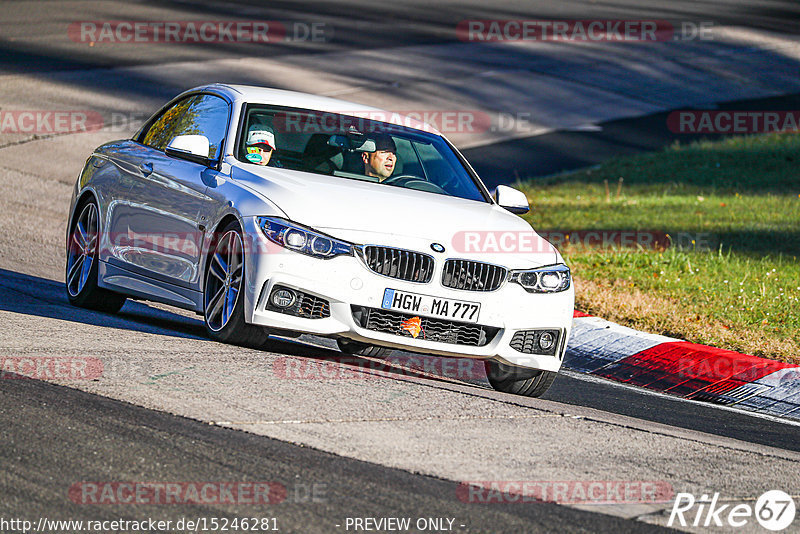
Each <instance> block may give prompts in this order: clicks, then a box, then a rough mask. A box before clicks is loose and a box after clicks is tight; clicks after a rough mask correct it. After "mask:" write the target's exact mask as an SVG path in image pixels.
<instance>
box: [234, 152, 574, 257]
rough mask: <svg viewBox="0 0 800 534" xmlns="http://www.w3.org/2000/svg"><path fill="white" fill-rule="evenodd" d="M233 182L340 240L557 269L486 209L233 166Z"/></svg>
mask: <svg viewBox="0 0 800 534" xmlns="http://www.w3.org/2000/svg"><path fill="white" fill-rule="evenodd" d="M231 176H232V177H233V178H234V179H235V180H236V181H237V182H240V183H242V184H243V185H246V187H248V188H249V189H251V190H254V191H256V192H257V193H259V194H260V195H262V196H264V197H265V198H267V199H268V200H269V201H270V202H272V203H274V204H275V205H276V206H278V207H279V208H280V209H281V210H282V211H283V212H284V213H286V215H287V216H288V217H289V218H290V219H291V220H292V221H295V222H297V223H300V224H303V225H306V226H310V227H312V228H315V229H317V230H320V231H323V232H325V233H327V234H330V235H331V236H333V237H337V238H339V239H345V240H347V241H350V242H354V243H360V244H374V245H387V246H394V247H398V248H407V249H411V250H419V251H424V252H427V253H431V254H432V252H431V250H432V249H431V245H432V244H433V243H439V244H442V245H444V247H445V249H446V252H445V256H446V257H459V258H465V259H476V260H480V261H488V262H491V263H498V264H501V265H506V266H509V267H511V268H526V267H536V266H541V265H550V264H553V263H557V262H558V261H560V260H559V256H558V254H557V252H556V251H555V248H554V247H553V246H552V245H550V243H548V242H547V241H546V240H545V239H543V238H542V237H540V236H539V235H538V234H536V233H535V232H534V231H533V229H532V228H531V226H530V225H529V224H528V223H527V222H526V221H525V220H523V219H521V218H520V217H517V216H516V215H514V214H512V213H510V212H508V211H506V210H505V209H503V208H501V207H499V206H497V205H495V204H489V203H487V202H477V201H473V200H466V199H461V198H456V197H449V196H445V195H438V194H434V193H428V192H423V191H415V190H412V189H404V188H400V187H392V186H386V185H379V184H375V183H371V182H361V181H358V180H350V179H346V178H339V177H334V176H326V175H320V174H312V173H304V172H299V171H290V170H284V169H277V168H272V167H267V168H263V169H256V170H254V171H251V169H250V168H249V166H248V169H246V170H245V169H242V168H238V167H233V169H232V171H231Z"/></svg>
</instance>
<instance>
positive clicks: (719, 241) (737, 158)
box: [520, 134, 800, 362]
mask: <svg viewBox="0 0 800 534" xmlns="http://www.w3.org/2000/svg"><path fill="white" fill-rule="evenodd" d="M620 178H622V182H620ZM606 183H607V184H608V185H607V186H606V185H605V184H606ZM520 187H521V188H522V189H523V190H524V191H525V192H526V194H527V195H528V198H529V199H530V201H531V205H532V206H533V208H534V209H533V211H532V212H531V213H529V214H528V215H527V216H526V217H527V218H528V220H529V221H530V222H531V223H532V224H533V226H534V228H536V229H537V230H549V229H553V230H555V229H557V230H568V231H575V230H632V231H660V232H665V233H667V234H669V235H670V236H671V237H672V239H673V246H670V247H668V248H667V249H666V250H661V251H658V250H644V249H641V248H640V249H631V248H620V249H604V250H599V249H590V248H585V247H581V246H576V245H567V246H565V247H562V253H564V255H565V257H566V259H567V261H568V263H569V264H570V266H571V267H572V269H573V273H574V275H575V277H576V289H577V291H578V306H579V307H582V308H584V309H585V310H586V311H598V312H603V313H605V314H606V315H609V314H610V315H612V317H608V318H609V319H612V320H614V319H617V320H621V321H622V322H625V323H628V324H631V325H633V326H637V327H645V328H647V329H650V330H651V331H660V332H663V333H667V334H670V335H675V336H678V337H682V338H684V339H688V340H690V341H695V342H699V343H710V344H714V345H716V346H721V347H722V348H730V349H734V350H743V351H747V352H750V353H754V354H758V355H762V356H767V357H772V358H777V359H781V360H785V361H795V362H800V302H799V301H800V262H798V261H797V260H798V257H800V136H798V135H795V134H777V135H767V136H752V137H739V138H729V139H726V140H724V141H720V142H700V143H695V144H691V145H687V146H681V145H673V146H671V147H669V148H668V149H666V150H664V151H662V152H658V153H653V154H646V155H641V156H636V157H627V158H617V159H613V160H610V161H608V162H606V163H605V164H603V165H601V166H599V167H598V168H594V169H590V170H582V171H578V172H573V173H568V174H563V175H559V176H554V177H549V178H546V179H539V180H532V181H528V182H526V183H524V184H521V186H520ZM692 237H694V238H696V239H695V242H694V244H693V243H692V240H691V238H692ZM678 242H680V244H681V245H683V246H677V243H678ZM582 285H583V286H584V289H583V290H582V288H581V286H582ZM612 303H613V305H612ZM643 310H645V312H643ZM637 314H638V315H637ZM642 315H646V317H643V316H642Z"/></svg>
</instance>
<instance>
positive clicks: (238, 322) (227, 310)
mask: <svg viewBox="0 0 800 534" xmlns="http://www.w3.org/2000/svg"><path fill="white" fill-rule="evenodd" d="M242 243H243V242H242V230H241V228H240V227H239V224H238V223H237V222H236V221H231V222H230V223H228V224H227V225H225V227H224V228H223V229H222V230H221V231H219V232H218V233H217V234H216V236H215V238H214V239H213V241H212V243H211V247H210V248H209V254H208V260H207V262H206V270H205V281H204V284H203V319H204V322H205V325H206V332H207V333H208V337H210V338H211V339H213V340H215V341H219V342H221V343H230V344H232V345H242V346H246V347H253V348H259V347H261V346H263V345H264V344H265V343H266V342H267V339H268V338H269V332H268V331H267V329H266V328H263V327H261V326H256V325H252V324H248V323H246V322H245V320H244V296H243V295H242V294H241V293H242V291H241V290H242V287H243V286H244V281H245V272H244V259H245V258H244V247H243V245H242Z"/></svg>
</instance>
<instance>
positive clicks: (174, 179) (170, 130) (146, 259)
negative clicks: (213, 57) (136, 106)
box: [116, 94, 230, 291]
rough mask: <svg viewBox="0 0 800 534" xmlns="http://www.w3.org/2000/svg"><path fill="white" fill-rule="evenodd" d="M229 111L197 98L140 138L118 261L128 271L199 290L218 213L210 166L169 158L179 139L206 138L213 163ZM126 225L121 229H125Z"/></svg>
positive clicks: (209, 98)
mask: <svg viewBox="0 0 800 534" xmlns="http://www.w3.org/2000/svg"><path fill="white" fill-rule="evenodd" d="M229 116H230V109H229V105H228V103H227V102H226V101H225V100H223V99H222V98H220V97H218V96H215V95H211V94H197V95H192V96H189V97H187V98H184V99H182V100H180V101H178V102H177V103H175V104H174V105H173V106H171V107H169V108H168V109H166V110H165V111H164V112H163V113H162V114H161V116H160V117H158V118H157V119H156V120H155V121H153V122H151V124H150V126H149V127H148V128H147V129H145V130H144V131H143V132H142V133H141V135H140V136H139V137H138V138H137V140H136V141H138V143H139V145H140V146H141V147H142V151H141V152H140V154H139V158H138V165H136V166H135V168H134V170H133V171H132V173H131V178H132V180H131V181H132V182H133V186H132V187H131V189H130V192H129V193H128V195H127V196H128V199H127V202H126V209H127V211H128V214H127V217H125V218H124V221H123V220H119V219H118V228H120V230H119V232H118V235H117V236H116V245H117V246H116V250H117V251H118V254H116V258H117V259H118V260H120V261H121V262H122V263H124V265H123V267H124V268H127V269H130V270H133V271H135V272H138V273H140V274H144V275H146V276H148V277H151V278H155V279H157V280H161V281H163V282H167V283H170V284H174V285H177V286H181V287H186V288H189V289H193V290H196V291H199V290H200V287H199V286H200V272H201V269H200V265H199V262H200V257H201V250H200V247H201V244H202V236H203V230H204V222H205V220H206V217H207V216H208V215H209V213H210V212H212V211H213V209H212V206H211V203H212V199H211V198H210V197H208V196H207V195H206V190H207V186H206V181H207V180H208V176H209V173H213V172H214V171H213V170H211V169H209V168H208V167H207V166H206V165H203V164H200V163H196V162H193V161H187V160H184V159H180V158H177V157H172V156H169V155H167V154H166V153H165V149H166V146H167V144H168V143H169V141H170V140H171V139H173V138H174V137H176V136H178V135H191V134H194V135H204V136H206V137H207V138H208V139H209V143H210V148H209V158H211V159H216V158H217V157H218V156H219V153H220V151H221V150H222V147H223V144H224V140H225V134H226V132H227V127H228V119H229ZM120 223H122V224H120Z"/></svg>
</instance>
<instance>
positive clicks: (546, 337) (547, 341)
mask: <svg viewBox="0 0 800 534" xmlns="http://www.w3.org/2000/svg"><path fill="white" fill-rule="evenodd" d="M555 342H556V338H555V336H554V335H553V334H551V333H550V332H542V335H541V336H539V346H540V347H542V349H543V350H550V349H551V348H552V347H553V344H554V343H555Z"/></svg>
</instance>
